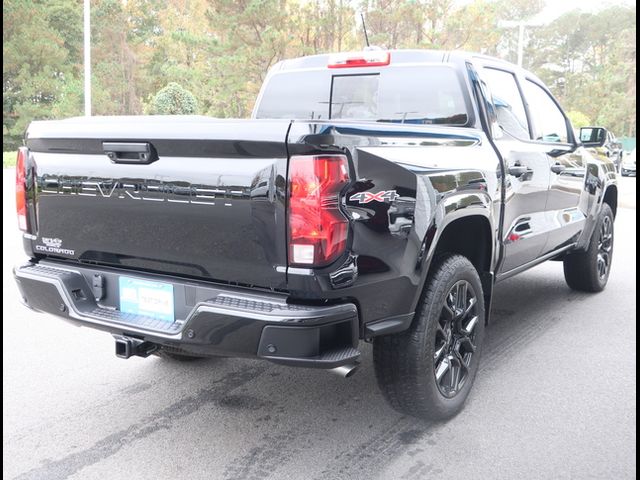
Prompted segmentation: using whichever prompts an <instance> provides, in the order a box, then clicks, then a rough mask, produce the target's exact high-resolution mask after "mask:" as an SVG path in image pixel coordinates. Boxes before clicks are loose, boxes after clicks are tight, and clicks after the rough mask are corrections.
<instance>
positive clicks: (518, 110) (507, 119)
mask: <svg viewBox="0 0 640 480" xmlns="http://www.w3.org/2000/svg"><path fill="white" fill-rule="evenodd" d="M482 77H483V78H484V79H485V81H486V82H487V85H489V88H490V90H491V94H492V95H493V103H494V105H495V107H496V114H497V115H498V123H499V124H500V126H501V127H502V128H504V129H505V131H507V132H508V133H509V134H511V135H513V136H514V137H516V138H521V139H524V140H529V139H530V136H529V123H528V122H527V114H526V113H525V110H524V103H523V101H522V96H521V95H520V89H519V88H518V84H517V83H516V79H515V77H514V76H513V74H512V73H509V72H505V71H503V70H497V69H495V68H485V69H483V74H482Z"/></svg>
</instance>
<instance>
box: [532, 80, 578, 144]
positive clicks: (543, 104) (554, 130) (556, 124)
mask: <svg viewBox="0 0 640 480" xmlns="http://www.w3.org/2000/svg"><path fill="white" fill-rule="evenodd" d="M523 88H524V93H525V96H526V97H527V102H528V104H529V111H530V112H531V116H532V117H533V124H534V127H535V131H536V133H535V139H536V140H538V141H541V142H558V143H568V141H569V136H568V132H567V122H566V120H565V118H564V115H563V114H562V111H561V110H560V108H558V106H557V105H556V103H555V102H554V101H553V99H552V98H551V97H550V96H549V94H548V93H547V92H546V91H545V90H544V89H543V88H542V87H541V86H540V85H537V84H535V83H533V82H532V81H530V80H527V81H526V82H524V87H523Z"/></svg>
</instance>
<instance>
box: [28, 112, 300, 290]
mask: <svg viewBox="0 0 640 480" xmlns="http://www.w3.org/2000/svg"><path fill="white" fill-rule="evenodd" d="M288 128H289V122H288V121H262V120H230V121H225V120H214V119H210V118H206V117H194V116H189V117H180V116H170V117H163V116H154V117H95V118H75V119H69V120H63V121H52V122H34V123H32V125H31V126H30V128H29V131H28V132H27V146H28V148H29V150H30V152H31V154H30V155H31V158H30V162H31V165H32V166H33V169H34V179H35V181H34V187H33V188H32V190H33V191H32V192H31V195H30V196H29V198H30V199H31V200H30V201H31V202H33V204H34V205H33V207H35V208H30V230H31V232H30V233H31V236H27V239H28V240H27V243H26V246H27V249H29V248H31V250H32V252H33V253H34V254H36V255H41V256H49V257H58V258H66V259H73V260H75V261H80V262H84V263H93V264H103V265H112V266H121V267H128V268H134V269H143V270H148V271H155V272H161V273H168V274H178V275H184V276H191V277H197V278H207V279H213V280H218V281H224V282H229V283H237V284H246V285H257V286H262V287H267V288H285V287H286V279H285V273H284V269H283V268H279V267H283V266H285V265H286V229H285V223H286V217H285V188H286V168H287V151H286V143H285V140H286V135H287V131H288ZM113 144H116V146H114V145H113ZM132 145H133V146H140V145H143V146H146V147H145V148H148V151H149V152H150V153H149V154H148V157H147V158H146V160H147V161H151V163H139V161H140V159H139V158H137V157H138V154H136V153H133V154H131V153H127V152H126V150H127V149H128V148H129V147H131V146H132ZM114 149H115V150H118V152H116V153H115V155H114V154H113V153H111V158H110V157H109V156H108V153H109V152H110V151H111V150H114ZM136 149H137V147H136V148H134V150H136Z"/></svg>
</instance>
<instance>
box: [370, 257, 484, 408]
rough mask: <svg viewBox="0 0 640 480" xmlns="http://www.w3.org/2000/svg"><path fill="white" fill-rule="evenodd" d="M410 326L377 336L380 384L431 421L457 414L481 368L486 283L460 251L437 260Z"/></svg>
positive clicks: (394, 402)
mask: <svg viewBox="0 0 640 480" xmlns="http://www.w3.org/2000/svg"><path fill="white" fill-rule="evenodd" d="M434 262H435V263H434V266H432V268H431V271H430V273H429V277H428V278H427V283H426V285H425V289H424V294H423V296H422V299H421V302H420V304H419V306H418V310H417V312H416V316H415V318H414V320H413V323H412V325H411V328H409V329H408V330H407V331H405V332H401V333H399V334H395V335H386V336H381V337H378V338H375V340H374V344H373V358H374V366H375V372H376V378H377V380H378V385H379V387H380V389H381V390H382V393H383V395H384V396H385V397H386V399H387V401H388V402H389V403H390V404H391V406H392V407H393V408H395V409H396V410H398V411H399V412H401V413H405V414H408V415H413V416H415V417H419V418H424V419H429V420H444V419H447V418H450V417H453V416H454V415H456V414H457V413H458V412H459V411H460V410H461V409H462V407H463V405H464V401H465V399H466V398H467V396H468V395H469V392H470V390H471V386H472V384H473V380H474V378H475V376H476V372H477V371H478V362H479V359H480V351H481V348H482V340H483V336H484V319H485V316H484V300H483V298H484V297H483V293H482V284H481V283H480V277H479V276H478V272H477V271H476V269H475V267H474V266H473V265H472V264H471V262H470V261H469V260H468V259H467V258H465V257H463V256H461V255H446V256H444V257H441V258H439V259H438V260H437V261H435V260H434Z"/></svg>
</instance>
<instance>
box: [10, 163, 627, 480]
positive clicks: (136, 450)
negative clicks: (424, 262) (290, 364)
mask: <svg viewBox="0 0 640 480" xmlns="http://www.w3.org/2000/svg"><path fill="white" fill-rule="evenodd" d="M635 182H636V179H635V178H623V179H621V195H620V206H621V208H620V210H619V212H618V217H617V221H616V240H615V254H614V265H613V271H612V274H611V278H610V281H609V285H608V288H607V289H606V291H605V292H603V293H601V294H597V295H589V294H584V293H577V292H573V291H571V290H569V289H568V287H567V286H566V284H565V282H564V278H563V275H562V264H561V263H558V262H549V263H546V264H544V265H542V266H539V267H537V268H535V269H533V270H531V271H529V272H527V273H525V274H522V275H520V276H518V277H515V278H513V279H511V280H508V281H506V282H504V283H502V284H500V285H499V286H498V287H497V293H496V298H495V301H494V306H493V308H494V310H493V323H492V324H490V326H489V327H488V331H487V338H486V346H485V351H484V354H483V359H482V365H481V369H480V372H479V374H478V377H477V380H476V384H475V387H474V389H473V391H472V393H471V396H470V397H469V400H468V403H467V406H466V408H465V409H464V411H463V412H462V413H461V414H460V415H459V416H457V417H456V418H454V419H453V420H451V421H449V422H448V423H444V424H429V423H425V422H421V421H419V420H416V419H414V418H411V417H406V416H402V415H400V414H398V413H396V412H394V411H393V410H391V409H390V408H389V407H388V406H387V405H386V403H385V402H384V400H383V398H382V396H381V395H380V393H379V391H378V388H377V386H376V382H375V378H374V375H373V366H372V359H371V349H370V348H369V346H368V345H365V346H364V349H363V361H362V368H361V369H360V371H359V373H357V374H356V375H355V376H353V377H352V378H349V379H342V378H339V377H338V376H335V375H332V374H330V373H328V372H325V371H315V370H306V369H291V368H286V367H281V366H278V365H273V364H270V363H264V362H258V361H253V360H244V359H224V358H221V359H211V360H202V361H197V362H192V363H175V362H171V361H167V360H163V359H160V358H155V357H151V358H148V359H141V358H132V359H129V360H126V361H125V360H121V359H118V358H116V357H115V355H114V352H113V350H114V345H113V340H112V338H111V337H110V336H109V335H108V334H105V333H101V332H97V331H93V330H90V329H86V328H76V327H73V326H70V325H68V324H66V323H64V322H62V321H60V320H57V319H55V318H53V317H50V316H46V315H41V314H36V313H33V312H30V311H28V310H27V309H25V308H24V307H22V306H20V305H19V302H18V294H17V290H16V287H15V285H14V282H13V278H12V274H11V267H12V265H13V264H15V263H17V262H19V261H20V260H21V259H22V258H23V253H22V248H21V240H20V237H19V235H18V233H17V228H16V220H15V214H14V207H13V198H14V197H13V170H4V171H3V192H4V193H3V195H4V199H3V200H4V201H3V205H4V207H3V208H4V211H3V214H4V215H3V218H4V223H3V237H4V243H3V314H4V323H3V361H4V362H3V388H4V394H3V421H4V429H3V477H4V478H6V479H20V480H23V479H48V480H56V479H63V478H73V479H101V480H102V479H112V478H113V479H125V478H159V479H176V478H184V479H205V478H206V479H258V478H273V479H301V478H305V479H314V478H316V479H337V478H349V479H373V478H391V479H405V478H406V479H411V478H416V479H422V478H447V479H458V478H460V479H462V478H473V479H502V478H504V479H513V478H535V479H541V478H581V479H584V478H596V479H599V478H617V479H622V478H635V472H636V461H635V453H636V322H635V316H636V267H635V264H636V210H635V185H636V184H635Z"/></svg>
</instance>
